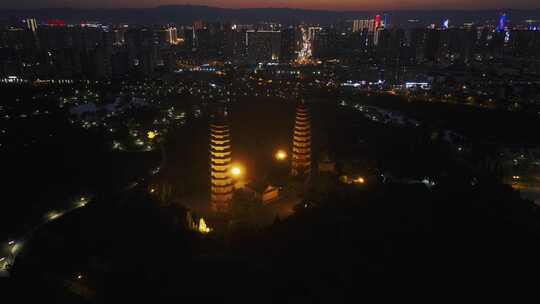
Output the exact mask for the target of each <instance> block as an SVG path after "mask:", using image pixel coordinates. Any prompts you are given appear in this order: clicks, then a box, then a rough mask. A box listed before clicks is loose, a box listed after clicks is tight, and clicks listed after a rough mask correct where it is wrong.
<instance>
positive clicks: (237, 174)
mask: <svg viewBox="0 0 540 304" xmlns="http://www.w3.org/2000/svg"><path fill="white" fill-rule="evenodd" d="M231 174H232V176H233V177H240V176H241V175H242V168H240V167H239V166H233V167H232V168H231Z"/></svg>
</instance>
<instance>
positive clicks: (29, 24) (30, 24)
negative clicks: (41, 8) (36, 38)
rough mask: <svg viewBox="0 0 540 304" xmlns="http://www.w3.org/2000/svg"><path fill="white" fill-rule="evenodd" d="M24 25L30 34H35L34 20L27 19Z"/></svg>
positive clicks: (35, 25) (35, 22) (35, 23)
mask: <svg viewBox="0 0 540 304" xmlns="http://www.w3.org/2000/svg"><path fill="white" fill-rule="evenodd" d="M24 24H25V25H26V27H27V28H28V29H29V30H30V31H32V33H35V32H36V30H37V21H36V19H35V18H27V19H25V20H24Z"/></svg>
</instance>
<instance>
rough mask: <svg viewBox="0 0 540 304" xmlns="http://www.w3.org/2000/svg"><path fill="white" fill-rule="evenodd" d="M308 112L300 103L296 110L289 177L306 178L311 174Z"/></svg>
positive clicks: (302, 103)
mask: <svg viewBox="0 0 540 304" xmlns="http://www.w3.org/2000/svg"><path fill="white" fill-rule="evenodd" d="M309 120H310V117H309V111H308V109H307V108H306V106H305V104H304V101H302V102H301V103H300V104H299V105H298V107H297V108H296V117H295V120H294V135H293V148H292V163H291V175H292V176H304V177H308V176H309V175H310V173H311V124H310V121H309Z"/></svg>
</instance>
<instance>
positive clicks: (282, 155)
mask: <svg viewBox="0 0 540 304" xmlns="http://www.w3.org/2000/svg"><path fill="white" fill-rule="evenodd" d="M275 158H276V159H277V160H285V159H287V152H285V151H283V150H278V151H277V152H276V155H275Z"/></svg>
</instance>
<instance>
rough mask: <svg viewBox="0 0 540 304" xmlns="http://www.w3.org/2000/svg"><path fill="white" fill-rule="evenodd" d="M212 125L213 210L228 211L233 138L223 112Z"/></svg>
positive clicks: (231, 184) (211, 176) (211, 201)
mask: <svg viewBox="0 0 540 304" xmlns="http://www.w3.org/2000/svg"><path fill="white" fill-rule="evenodd" d="M217 116H218V117H216V118H215V119H214V121H213V122H212V123H211V125H210V183H211V189H210V190H211V194H210V196H211V198H210V203H211V206H212V210H214V211H216V212H227V211H228V210H229V208H230V204H231V201H232V197H233V181H232V178H231V173H230V170H231V138H230V134H229V125H228V124H227V122H226V117H225V115H223V114H219V115H217Z"/></svg>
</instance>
